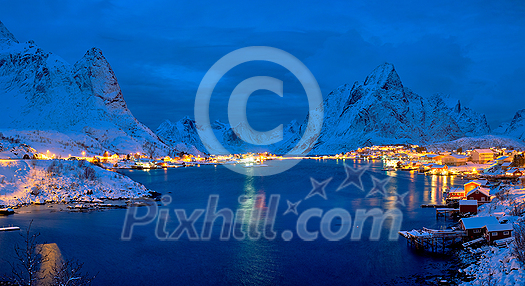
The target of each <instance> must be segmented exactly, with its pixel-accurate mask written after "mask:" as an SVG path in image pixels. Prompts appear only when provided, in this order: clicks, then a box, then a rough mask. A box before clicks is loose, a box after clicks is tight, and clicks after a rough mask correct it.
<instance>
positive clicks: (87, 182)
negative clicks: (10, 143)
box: [0, 160, 149, 206]
mask: <svg viewBox="0 0 525 286" xmlns="http://www.w3.org/2000/svg"><path fill="white" fill-rule="evenodd" d="M147 195H149V192H148V190H147V189H146V188H145V187H144V186H143V185H141V184H139V183H137V182H134V181H133V180H131V179H130V178H128V177H126V176H124V175H121V174H119V173H115V172H111V171H107V170H105V169H102V168H100V167H98V166H95V165H93V164H91V163H89V162H87V161H83V160H82V161H67V160H0V206H2V205H5V206H11V205H18V204H27V203H35V202H41V203H43V202H46V201H52V202H70V201H84V202H91V201H93V200H95V199H120V198H139V197H143V196H147Z"/></svg>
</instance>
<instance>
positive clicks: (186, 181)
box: [0, 160, 462, 285]
mask: <svg viewBox="0 0 525 286" xmlns="http://www.w3.org/2000/svg"><path fill="white" fill-rule="evenodd" d="M344 163H346V164H347V165H349V166H351V167H353V168H359V167H361V166H363V164H367V163H369V162H368V161H362V160H344ZM371 163H372V166H371V169H370V170H369V171H368V172H367V173H365V175H363V184H364V187H365V190H366V191H365V192H363V191H361V190H359V189H357V188H355V187H354V186H350V187H347V188H345V189H343V190H340V191H338V192H336V191H335V190H336V189H337V187H338V185H339V184H340V183H341V182H342V180H343V179H344V178H345V176H346V175H345V172H344V169H343V165H342V164H343V160H338V161H334V160H305V161H303V162H301V163H299V164H298V165H297V166H296V167H294V168H293V169H292V170H289V171H288V172H286V173H283V174H279V175H275V176H270V177H263V178H261V177H249V176H242V175H240V174H237V173H234V172H231V171H230V170H228V169H226V168H224V167H222V166H201V167H192V168H177V169H169V170H151V171H149V172H144V171H126V172H124V173H126V174H128V175H129V176H131V177H132V178H133V179H136V180H138V181H140V182H142V183H144V184H146V186H147V187H148V188H150V189H153V190H157V191H159V192H161V193H165V194H166V193H170V195H172V196H173V204H172V205H170V207H173V208H183V209H186V210H188V211H189V213H191V210H194V209H197V208H203V207H205V206H206V202H207V199H208V195H210V194H219V195H220V200H219V205H218V208H217V209H218V210H220V209H222V208H225V207H228V208H231V209H232V210H233V211H234V213H235V212H236V211H237V210H245V211H246V212H249V211H251V210H252V209H256V210H264V209H266V208H268V206H267V205H266V202H267V201H268V199H269V196H271V195H272V194H280V195H281V200H280V203H279V209H278V212H277V220H276V225H275V230H276V231H277V238H276V239H275V240H271V241H270V240H266V239H259V240H252V239H249V238H247V239H244V240H241V241H236V240H235V239H233V238H232V239H230V241H226V242H224V241H220V240H219V239H218V234H219V229H220V227H221V226H222V219H217V221H216V223H215V224H214V228H213V232H212V239H211V240H210V241H207V242H198V241H197V242H192V241H188V240H187V239H185V238H182V239H181V240H180V241H176V242H173V241H172V242H169V241H168V242H167V241H159V240H157V239H156V238H155V236H154V229H155V226H154V225H152V226H151V227H147V226H143V227H138V228H137V229H136V230H135V233H134V236H133V239H132V240H131V241H129V242H123V241H121V240H120V233H121V231H122V223H123V218H124V214H125V211H124V210H110V211H103V212H93V213H65V212H56V213H50V210H52V208H47V206H38V211H35V210H36V209H37V208H35V209H33V210H31V212H32V213H25V214H16V215H14V216H10V217H6V218H0V226H1V225H8V224H15V225H19V226H25V225H27V224H28V222H29V220H31V219H34V220H35V223H34V225H35V230H37V231H39V232H40V233H42V239H43V241H47V242H49V243H56V245H57V247H59V248H60V251H61V253H63V254H64V255H65V256H66V257H74V258H77V259H79V260H80V261H82V262H85V265H84V267H85V268H86V270H88V271H89V272H91V273H97V272H99V275H98V277H97V279H95V281H94V282H95V285H110V284H126V285H149V284H157V285H163V284H164V285H166V284H172V283H175V282H176V283H178V284H201V285H203V284H222V285H226V284H258V285H265V284H276V283H279V284H285V285H294V284H305V285H307V284H349V285H368V284H374V283H378V284H384V283H391V282H392V281H393V280H394V279H397V277H408V276H411V275H413V274H419V275H427V274H428V273H436V272H437V273H440V270H441V269H443V266H439V265H441V264H440V263H446V259H444V260H443V259H440V258H431V257H429V255H428V254H419V253H415V252H414V251H412V250H411V249H409V248H407V246H406V242H405V241H404V240H402V239H400V240H398V241H387V240H386V234H387V233H388V230H389V229H388V225H389V224H385V225H383V233H382V238H381V240H380V241H376V242H372V241H368V237H367V235H368V234H369V228H370V226H369V225H368V226H366V227H367V228H366V229H365V230H364V231H363V234H364V237H363V239H362V240H361V241H351V240H350V239H349V238H345V239H344V240H341V241H339V242H328V241H326V240H323V239H321V238H320V239H318V240H316V241H313V242H303V241H300V240H298V239H297V237H294V239H293V240H292V241H290V242H285V241H283V239H282V238H281V236H280V235H281V233H282V231H283V230H288V229H294V227H295V223H296V220H297V216H296V215H294V214H290V213H289V214H287V215H285V216H283V215H282V214H283V213H284V211H285V210H286V208H287V205H286V200H290V201H292V202H297V201H299V200H303V201H302V202H301V205H300V206H299V209H298V210H299V212H300V213H301V212H302V211H304V210H306V209H308V208H312V207H319V208H321V209H323V210H325V211H327V210H328V209H331V208H334V207H340V208H344V209H346V210H347V211H348V212H349V213H350V214H351V215H352V218H354V216H355V211H356V209H362V208H364V209H367V210H369V209H371V208H375V207H379V208H382V209H385V210H386V209H391V208H394V207H397V208H399V209H400V210H401V211H402V212H403V215H404V220H403V226H402V228H403V229H405V230H411V229H413V228H421V227H423V226H425V227H429V228H442V227H445V226H446V223H445V222H444V221H443V220H436V219H435V210H434V209H422V208H420V205H421V204H428V203H437V202H440V200H441V198H442V191H441V187H442V186H444V185H445V184H446V185H447V186H449V185H452V184H455V186H458V185H461V184H462V180H460V179H459V178H452V177H442V176H425V175H421V174H417V173H416V172H404V171H399V172H384V171H381V163H380V162H378V161H376V162H371ZM371 175H373V176H375V177H377V178H379V179H384V178H386V176H387V175H388V176H391V177H392V179H391V184H389V185H387V188H388V190H389V191H391V192H393V191H396V192H397V193H399V194H402V193H404V192H409V194H408V196H407V197H406V198H405V203H406V207H402V206H400V205H399V204H396V198H395V197H393V196H391V195H390V196H388V197H386V198H382V197H379V196H371V197H368V198H367V197H366V193H367V191H368V190H370V188H371V187H372V183H371V178H370V176H371ZM310 177H313V178H314V179H316V180H318V181H323V180H325V179H327V178H329V177H333V180H332V181H331V183H330V184H329V186H328V187H327V188H326V191H327V197H328V200H324V199H322V198H320V197H318V196H314V197H312V198H310V199H308V200H304V198H305V196H306V195H307V194H308V192H309V191H310V190H311V188H312V186H311V183H310V179H309V178H310ZM241 195H245V196H246V197H247V200H245V201H242V202H239V196H241ZM262 196H265V197H266V200H262V198H261V197H262ZM263 214H264V212H263ZM245 218H248V219H245V220H244V221H243V230H245V232H247V231H249V230H250V225H252V229H255V228H254V224H256V225H255V226H257V228H256V229H258V230H259V231H262V224H263V223H264V216H261V219H260V220H259V221H258V222H257V220H255V219H253V218H252V216H251V214H248V213H246V214H245ZM176 225H177V223H176V221H173V220H172V221H170V223H168V224H167V227H166V229H167V230H168V231H173V230H174V229H175V227H176ZM309 226H311V227H312V228H315V227H317V230H318V228H319V219H317V220H316V219H312V221H311V225H309ZM201 227H202V223H198V224H197V225H196V228H197V231H198V232H199V233H200V230H201ZM15 235H16V234H15ZM13 237H15V236H14V235H11V234H0V246H1V247H0V257H9V255H11V254H10V253H9V248H10V245H12V239H13ZM4 263H5V262H2V261H0V272H1V271H3V270H6V269H7V268H6V267H5V264H4ZM0 274H1V273H0ZM409 284H410V283H409Z"/></svg>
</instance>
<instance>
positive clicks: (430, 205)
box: [421, 204, 448, 208]
mask: <svg viewBox="0 0 525 286" xmlns="http://www.w3.org/2000/svg"><path fill="white" fill-rule="evenodd" d="M421 207H422V208H446V207H448V205H446V204H445V205H444V204H424V205H421Z"/></svg>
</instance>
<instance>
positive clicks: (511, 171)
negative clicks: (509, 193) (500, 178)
mask: <svg viewBox="0 0 525 286" xmlns="http://www.w3.org/2000/svg"><path fill="white" fill-rule="evenodd" d="M524 173H525V171H524V170H523V169H521V168H516V167H514V168H508V169H507V170H506V171H505V176H508V177H516V178H517V177H521V176H523V174H524Z"/></svg>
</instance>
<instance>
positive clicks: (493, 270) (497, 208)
mask: <svg viewBox="0 0 525 286" xmlns="http://www.w3.org/2000/svg"><path fill="white" fill-rule="evenodd" d="M524 200H525V189H524V188H520V187H506V188H502V189H501V190H500V193H499V195H498V196H497V198H494V199H493V200H492V202H491V203H489V204H485V205H484V206H482V207H481V208H480V212H479V213H478V216H489V215H493V216H497V217H500V221H501V218H503V219H505V218H506V219H508V220H509V221H510V222H513V223H514V224H516V223H525V218H524V217H523V215H522V216H513V215H515V214H516V211H517V210H519V205H520V204H522V202H523V201H524ZM517 208H518V209H517ZM514 247H515V245H514V243H510V244H509V245H508V247H505V248H499V247H496V246H484V247H482V248H480V251H481V254H480V256H479V258H478V259H477V261H476V262H474V263H472V264H471V265H470V266H468V267H467V268H465V269H461V270H460V271H461V272H463V273H465V274H466V275H467V276H471V277H473V278H474V280H472V281H470V282H465V283H463V284H462V285H465V286H467V285H524V284H525V267H524V265H523V263H522V262H520V261H519V260H518V259H517V258H516V256H515V255H514V253H513V251H514Z"/></svg>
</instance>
